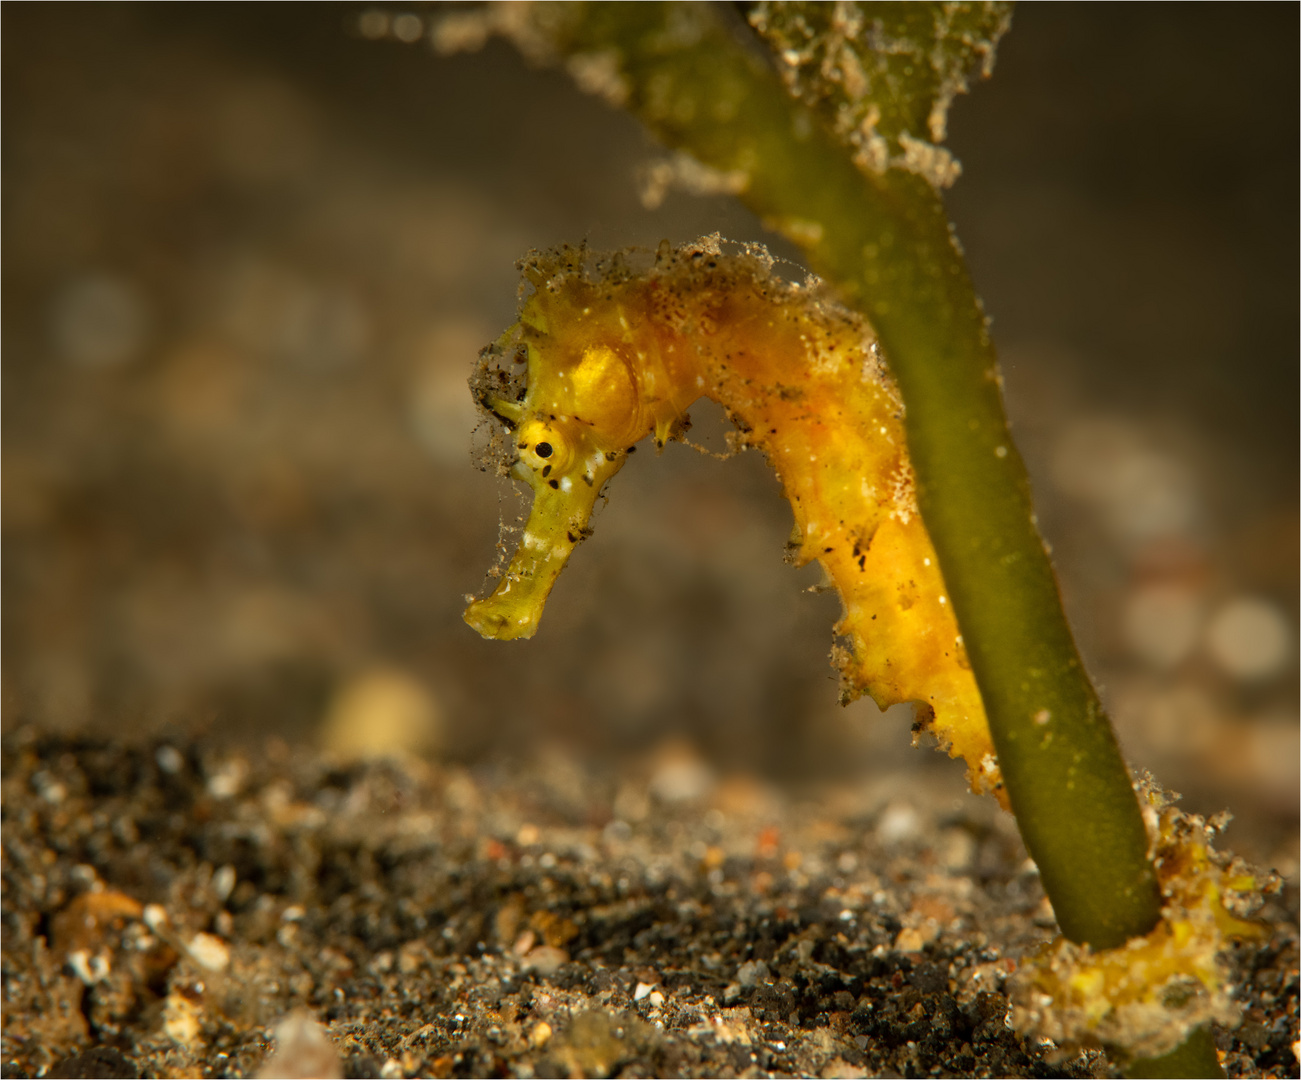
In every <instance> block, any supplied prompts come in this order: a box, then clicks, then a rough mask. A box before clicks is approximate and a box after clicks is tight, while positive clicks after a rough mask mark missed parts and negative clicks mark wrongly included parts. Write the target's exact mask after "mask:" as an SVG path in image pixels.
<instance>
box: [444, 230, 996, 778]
mask: <svg viewBox="0 0 1301 1080" xmlns="http://www.w3.org/2000/svg"><path fill="white" fill-rule="evenodd" d="M519 267H520V269H521V272H522V274H523V276H524V280H525V282H526V285H525V286H524V287H523V288H522V294H521V295H522V302H521V307H520V313H519V319H518V321H517V323H516V324H515V325H514V326H513V327H512V328H511V329H509V330H508V331H507V332H506V333H505V334H503V335H502V337H501V338H499V339H498V341H497V343H496V344H495V345H494V346H491V347H489V348H488V349H485V350H484V352H483V354H481V358H480V365H479V368H478V370H477V371H476V374H475V376H474V377H473V378H472V380H471V385H472V387H473V388H474V392H475V396H476V399H477V400H478V401H479V403H480V405H481V406H482V407H483V408H484V409H485V410H486V411H487V412H488V413H490V414H491V415H492V417H493V419H494V422H495V423H497V424H499V425H500V426H501V427H502V428H504V431H503V432H502V437H501V438H500V440H499V444H500V445H501V446H502V448H503V451H502V452H503V453H504V455H505V457H504V461H503V462H502V464H503V465H504V471H509V472H510V473H511V474H512V475H514V476H516V477H517V478H519V479H521V480H523V481H524V482H525V483H526V484H527V485H528V486H529V487H531V488H532V490H533V506H532V509H531V511H530V514H529V517H528V521H527V523H526V525H525V526H524V529H523V532H522V534H521V537H520V542H519V546H518V548H517V550H516V551H515V554H514V556H513V557H512V559H511V561H510V564H509V566H508V567H507V569H506V570H505V572H504V573H503V574H502V575H501V577H500V579H499V581H498V583H497V585H496V587H495V589H494V590H493V591H492V593H491V594H490V595H488V596H486V597H483V598H481V599H479V600H475V601H474V602H473V603H471V604H470V606H469V607H468V608H467V609H466V612H465V619H466V621H467V622H468V623H469V624H470V625H471V626H473V627H474V628H475V629H476V630H478V631H479V633H481V634H482V635H484V636H485V637H491V638H498V639H503V640H508V639H513V638H527V637H531V636H532V635H533V634H534V633H536V631H537V628H538V621H539V619H540V617H541V614H542V610H543V608H544V606H545V604H546V600H547V597H548V595H549V594H550V591H551V588H552V587H553V586H554V584H555V582H556V579H557V578H558V576H559V574H560V572H561V570H562V569H563V568H564V566H565V564H566V563H567V561H568V559H569V557H570V555H571V554H572V553H573V549H574V548H575V547H576V546H577V545H578V544H579V543H581V542H582V540H583V539H584V538H585V537H586V536H587V535H588V533H589V531H590V530H589V527H588V526H589V521H590V518H591V513H592V510H593V507H594V505H595V501H596V498H597V497H598V495H599V494H600V493H601V491H602V489H603V488H604V487H605V485H606V484H607V483H608V482H609V481H610V479H611V478H612V477H613V476H614V475H615V474H616V473H617V472H618V471H619V470H620V469H621V468H622V467H623V464H624V461H625V460H626V458H627V454H628V450H629V448H631V447H632V446H633V445H634V444H636V443H637V442H638V441H640V440H641V439H642V438H645V437H646V436H648V435H650V436H653V437H654V438H655V440H656V442H657V444H658V445H663V443H664V442H665V441H667V440H669V439H672V438H674V437H676V436H678V435H680V433H681V432H682V431H683V429H684V428H685V426H686V424H687V411H688V409H689V408H690V407H691V405H692V404H693V403H694V402H695V401H697V400H698V399H700V398H702V397H708V398H711V399H713V400H714V401H716V402H718V403H719V404H720V405H721V406H722V407H723V410H724V412H725V413H726V415H727V416H728V417H729V418H730V419H731V420H732V421H733V423H734V424H735V425H736V427H737V429H738V433H737V436H736V438H735V439H734V440H732V442H733V445H734V446H736V445H740V446H752V447H755V448H757V449H759V450H762V451H763V452H764V454H765V455H766V457H767V459H768V462H769V464H770V465H771V466H772V467H773V470H774V471H775V473H776V474H777V477H778V480H779V482H780V483H781V485H782V490H783V493H784V494H785V496H786V498H787V499H788V500H789V502H790V504H791V508H792V511H793V513H794V517H795V522H794V529H793V530H792V540H791V543H790V545H788V552H787V555H788V558H789V559H790V560H791V561H793V562H795V563H796V564H797V565H803V564H804V563H807V562H810V561H813V560H814V559H816V560H818V561H819V562H820V563H821V564H822V566H823V568H824V570H825V572H826V574H827V576H828V577H829V578H830V580H831V581H832V582H833V583H834V584H835V586H836V588H837V589H838V590H839V593H840V597H841V600H842V602H843V612H842V615H841V618H840V619H839V621H838V622H837V623H836V625H835V633H836V634H837V636H838V637H839V638H841V639H842V640H843V641H844V642H845V645H844V646H836V647H835V648H833V650H832V661H833V663H834V665H835V666H836V667H837V668H838V669H839V671H840V675H841V694H842V700H846V701H847V700H852V699H853V698H855V697H858V696H860V695H862V694H864V693H866V694H869V695H870V696H871V697H872V698H873V699H874V700H875V701H876V703H877V704H878V705H879V706H881V707H882V708H886V707H888V706H890V705H893V704H896V703H899V702H908V701H912V702H918V703H919V708H918V712H917V716H918V724H917V725H915V728H917V729H919V730H923V731H929V732H931V733H932V734H934V735H935V737H936V739H937V740H938V742H939V744H940V746H941V747H942V748H944V749H946V750H948V751H949V753H950V754H952V755H954V756H961V757H962V758H964V759H965V760H966V762H967V764H968V775H969V778H970V780H971V784H972V787H973V789H975V790H977V791H981V790H990V791H994V792H995V793H996V794H998V795H999V796H1000V798H1001V797H1002V792H1001V780H1000V778H999V775H998V770H997V767H996V766H991V762H993V761H994V760H996V759H995V757H994V750H993V745H992V743H991V741H990V736H989V729H988V725H987V723H986V720H985V713H984V708H983V705H982V703H981V699H980V693H979V691H978V689H977V687H976V683H975V680H974V678H973V676H972V674H971V669H970V665H969V664H968V663H967V662H966V657H965V654H964V652H963V649H962V644H961V637H960V634H959V631H958V627H957V623H956V621H955V619H954V616H953V612H952V610H951V607H950V605H949V604H948V598H947V596H946V590H945V587H944V581H943V578H942V576H941V573H940V568H939V563H938V560H937V558H936V556H935V552H934V549H933V548H932V546H931V542H930V538H929V536H928V535H927V533H926V529H925V526H924V524H923V522H922V519H921V515H920V514H919V513H918V509H917V504H916V499H915V494H914V490H913V472H912V466H911V464H910V462H909V459H908V451H907V440H906V438H905V434H904V428H903V416H904V409H903V402H902V400H901V399H900V396H899V393H898V390H897V388H896V386H895V384H894V380H893V379H892V378H891V376H890V373H889V369H888V364H887V362H886V359H885V357H884V356H883V354H882V351H881V349H880V346H879V343H878V342H877V340H876V336H875V334H874V333H873V331H872V329H871V327H870V326H869V325H868V324H867V322H866V320H864V319H863V317H862V316H861V315H859V314H857V313H855V312H853V311H850V310H847V309H845V308H844V307H842V306H840V305H838V304H836V303H835V302H834V300H832V299H831V298H830V297H828V296H827V295H825V294H824V292H823V290H822V289H821V288H820V287H819V286H818V284H817V282H816V280H814V279H809V280H807V281H805V282H804V283H802V284H795V283H791V282H787V281H785V280H783V279H782V278H781V277H779V276H778V275H777V274H776V273H775V272H774V260H773V258H772V257H771V256H770V255H769V254H768V253H767V251H765V250H764V249H763V248H762V247H759V246H758V245H738V246H737V247H736V250H732V249H731V248H730V247H729V248H728V249H726V250H725V248H724V244H723V242H722V241H721V240H720V239H719V237H718V236H717V235H714V236H709V237H704V238H702V239H701V240H698V241H695V242H693V243H688V244H684V245H682V246H681V247H678V248H673V247H672V246H671V245H669V244H667V243H664V244H661V245H660V247H659V249H658V250H657V251H656V252H655V253H654V254H653V257H652V256H651V255H650V253H647V252H627V253H624V252H619V253H616V254H614V255H609V256H599V255H596V254H594V253H592V252H589V251H588V250H587V249H586V248H585V247H579V248H574V247H569V246H566V247H562V248H559V249H557V250H555V251H550V252H531V253H530V254H529V255H528V256H527V257H526V258H525V259H523V260H521V262H520V263H519ZM529 287H531V289H532V291H531V292H529V291H528V289H529ZM520 360H523V361H524V363H525V374H524V376H523V378H522V379H521V378H520V376H519V374H518V373H517V372H514V371H513V370H507V369H508V368H510V364H511V363H512V362H514V363H516V364H518V361H520ZM502 365H505V367H503V366H502Z"/></svg>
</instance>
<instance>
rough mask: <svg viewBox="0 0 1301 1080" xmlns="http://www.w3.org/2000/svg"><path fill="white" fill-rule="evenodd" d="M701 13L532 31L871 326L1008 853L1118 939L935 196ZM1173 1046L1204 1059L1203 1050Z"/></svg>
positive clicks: (1082, 697)
mask: <svg viewBox="0 0 1301 1080" xmlns="http://www.w3.org/2000/svg"><path fill="white" fill-rule="evenodd" d="M711 8H712V5H684V4H676V3H668V4H600V3H596V4H574V5H564V6H563V7H561V8H553V9H552V11H551V13H550V15H549V16H548V17H549V18H550V19H551V22H550V25H549V26H548V32H549V34H550V36H551V42H552V46H553V47H554V48H556V49H558V51H559V52H560V54H561V56H563V57H565V58H567V59H568V61H569V63H570V64H571V68H572V67H573V66H574V63H575V60H576V59H577V60H579V61H582V60H586V61H588V62H589V63H599V64H601V65H603V66H604V67H605V68H606V69H607V70H609V69H610V67H611V64H613V70H615V71H617V73H618V76H619V79H620V84H619V85H620V89H619V90H618V92H617V94H615V95H613V96H616V97H618V98H621V99H622V100H621V102H620V103H621V104H623V105H625V107H626V108H628V109H629V110H630V111H631V112H632V113H633V114H634V115H636V116H638V117H639V118H640V119H641V120H642V121H643V122H644V123H645V124H646V125H647V126H648V127H649V128H650V130H651V131H652V132H653V133H654V134H655V135H656V136H657V137H658V138H659V139H660V140H661V141H662V142H664V143H666V144H667V145H669V146H671V147H675V148H681V149H684V150H687V151H688V152H690V153H691V154H692V155H693V156H694V157H696V158H697V159H698V160H699V161H701V162H702V163H704V164H705V165H708V166H710V167H712V168H714V169H717V170H720V171H725V172H734V171H743V172H744V173H746V174H747V175H748V176H749V182H748V185H747V186H746V188H745V190H744V191H743V192H742V193H741V195H740V197H741V199H742V200H743V201H744V202H745V203H747V204H748V205H749V206H750V207H751V208H753V209H754V210H755V211H756V212H758V213H759V214H760V215H761V216H762V217H763V219H764V220H765V222H766V223H768V224H769V225H770V226H771V227H774V228H776V229H778V230H780V231H782V232H783V233H784V234H785V235H787V236H788V237H790V238H791V239H792V240H794V241H795V242H796V243H798V244H799V245H800V246H801V247H802V248H803V250H804V251H805V253H806V254H807V257H808V259H809V263H810V265H811V266H812V267H813V269H814V270H816V271H817V272H818V273H820V274H822V275H823V276H824V277H825V278H826V279H827V280H828V281H829V282H830V283H832V284H833V285H834V286H835V287H836V288H837V289H838V291H839V293H840V295H841V297H842V299H843V300H844V301H845V302H846V303H848V304H850V305H852V306H854V307H856V308H858V309H859V310H860V311H862V312H863V313H864V314H865V315H866V316H867V317H868V319H869V320H870V321H871V323H872V325H873V326H874V327H875V329H876V331H877V333H878V335H879V337H880V340H881V342H882V344H883V346H884V348H885V351H886V355H887V357H888V358H889V361H890V365H891V368H892V370H893V371H894V373H895V376H896V378H897V379H898V382H899V387H900V390H901V391H902V394H903V398H904V401H905V404H906V407H907V418H906V425H907V433H908V445H909V450H910V452H911V455H912V461H913V466H914V468H915V470H916V474H917V482H918V498H919V503H920V506H921V509H922V514H923V517H924V519H925V521H926V525H927V529H928V531H929V532H930V535H931V538H932V540H933V542H934V544H935V548H936V551H937V553H938V555H939V559H940V566H941V569H942V571H943V575H944V580H945V583H946V586H947V588H948V590H949V595H950V598H951V601H952V603H953V608H954V612H955V614H956V615H957V619H958V624H959V626H960V627H961V630H962V633H963V638H964V642H965V645H966V648H967V652H968V655H969V657H970V660H971V665H972V669H973V672H974V674H975V677H976V681H977V684H978V685H979V687H980V691H981V694H982V697H983V699H984V702H985V707H986V711H987V714H988V717H989V723H990V728H991V733H992V735H993V740H994V745H995V747H996V749H997V751H998V758H999V765H1000V767H1001V769H1002V773H1003V777H1004V781H1005V783H1006V787H1007V792H1008V795H1009V798H1010V800H1011V804H1012V809H1013V811H1014V813H1015V815H1016V820H1017V824H1018V827H1019V828H1020V830H1021V835H1022V837H1023V838H1024V840H1025V844H1026V848H1027V849H1028V851H1029V852H1030V854H1031V856H1032V857H1033V858H1034V860H1035V862H1036V863H1037V864H1038V867H1039V871H1040V875H1041V878H1042V881H1043V885H1044V889H1045V891H1046V893H1047V894H1048V897H1049V899H1050V900H1051V902H1052V904H1053V910H1054V912H1055V914H1056V917H1057V921H1058V924H1059V925H1060V927H1061V930H1062V932H1063V934H1065V935H1066V936H1067V937H1068V938H1070V939H1071V940H1073V941H1076V942H1080V943H1088V944H1089V945H1091V946H1092V947H1093V948H1095V949H1107V948H1113V947H1116V946H1119V945H1121V944H1123V943H1124V942H1125V941H1126V940H1127V939H1129V938H1131V937H1134V936H1138V935H1141V934H1145V933H1146V932H1147V931H1149V930H1151V929H1152V927H1153V926H1155V925H1156V923H1157V921H1158V919H1159V918H1160V909H1161V897H1160V892H1159V888H1158V886H1157V882H1156V877H1155V874H1154V872H1153V870H1152V867H1151V865H1150V863H1149V861H1148V858H1147V844H1148V840H1147V834H1146V831H1145V829H1144V826H1143V821H1142V817H1141V814H1140V811H1139V807H1138V802H1137V799H1136V797H1135V794H1134V791H1133V789H1132V787H1131V784H1130V777H1129V772H1128V770H1127V768H1126V766H1125V763H1124V760H1123V759H1122V757H1121V755H1120V751H1119V749H1118V747H1117V744H1116V740H1115V736H1114V734H1113V733H1112V730H1111V726H1110V723H1109V722H1108V720H1107V718H1106V716H1105V714H1104V713H1103V710H1102V707H1101V705H1100V703H1099V701H1098V698H1097V695H1096V693H1095V692H1094V690H1093V687H1092V685H1091V684H1090V682H1089V679H1088V676H1087V674H1086V673H1085V671H1084V668H1083V666H1082V664H1081V662H1080V658H1079V655H1078V652H1077V650H1076V648H1075V644H1074V640H1073V638H1072V635H1071V632H1070V628H1069V626H1068V625H1067V622H1066V618H1065V615H1064V613H1063V611H1062V606H1061V601H1060V597H1059V595H1058V590H1057V584H1056V579H1055V577H1054V575H1053V571H1052V567H1051V564H1050V562H1049V558H1048V555H1047V553H1046V551H1045V549H1044V545H1043V542H1042V540H1041V538H1040V536H1039V534H1038V531H1037V528H1036V523H1035V517H1034V512H1033V508H1032V506H1031V498H1030V485H1029V480H1028V478H1027V475H1026V472H1025V467H1024V464H1023V463H1022V461H1021V458H1020V456H1019V455H1018V453H1017V451H1016V448H1015V446H1014V445H1013V443H1012V440H1011V437H1010V435H1009V432H1008V428H1007V420H1006V417H1005V415H1004V412H1003V405H1002V395H1001V389H1000V378H999V375H998V370H997V363H996V358H995V354H994V348H993V345H992V343H991V341H990V338H989V335H988V332H987V328H986V322H985V317H984V313H983V311H982V309H981V307H980V303H979V301H978V300H977V298H976V295H975V292H974V290H973V287H972V283H971V280H970V276H969V274H968V272H967V269H966V266H965V263H964V260H963V258H962V254H961V251H960V249H959V247H958V245H957V243H956V241H955V240H954V238H953V237H952V235H951V232H950V228H949V224H948V218H947V215H946V214H945V212H944V208H943V205H942V203H941V200H940V198H939V196H938V194H937V193H936V192H935V190H934V189H933V188H932V187H931V186H930V185H929V184H928V183H927V181H926V180H924V179H923V178H922V177H920V176H917V175H914V174H912V173H906V172H902V171H898V170H889V171H886V172H885V173H883V174H880V175H872V174H867V173H865V172H864V171H862V170H860V169H859V168H858V167H856V166H855V165H854V164H853V162H852V161H851V159H850V157H849V153H848V151H847V150H846V148H845V147H844V146H843V145H842V144H840V143H838V142H837V141H836V139H835V138H834V136H833V135H832V134H831V133H830V132H829V131H827V129H826V128H825V127H824V126H823V124H822V123H821V122H820V121H819V120H818V118H817V117H816V116H815V115H814V114H813V113H812V112H810V111H809V110H808V109H806V108H805V107H803V106H801V105H800V104H798V103H797V102H795V101H793V100H792V99H791V97H790V96H789V95H788V94H787V92H786V90H785V88H784V87H783V86H782V84H781V82H780V80H779V79H778V77H777V76H776V74H775V72H774V71H773V70H772V69H771V68H770V67H769V66H768V65H767V64H766V63H765V62H764V60H763V59H761V58H760V57H759V56H758V55H757V54H756V50H753V49H750V48H748V47H747V46H746V44H745V43H744V41H743V40H742V39H741V37H740V35H739V34H738V33H737V31H738V30H741V31H744V28H743V27H728V26H725V25H724V24H722V23H721V22H720V21H718V20H717V19H716V17H715V16H714V15H713V13H712V12H711V10H710V9H711ZM1199 1047H1200V1049H1199ZM1184 1050H1187V1051H1188V1052H1189V1053H1193V1054H1199V1055H1200V1058H1199V1060H1201V1062H1202V1064H1201V1066H1200V1067H1202V1068H1209V1067H1210V1066H1209V1065H1207V1063H1206V1061H1205V1047H1204V1046H1201V1045H1200V1044H1198V1045H1196V1046H1195V1045H1193V1042H1192V1041H1190V1042H1189V1043H1188V1044H1187V1045H1186V1046H1185V1048H1184ZM1179 1052H1180V1053H1182V1052H1183V1051H1179ZM1209 1060H1210V1062H1212V1063H1213V1062H1214V1060H1215V1058H1214V1053H1213V1049H1212V1053H1211V1056H1210V1059H1209Z"/></svg>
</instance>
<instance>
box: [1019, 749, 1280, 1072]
mask: <svg viewBox="0 0 1301 1080" xmlns="http://www.w3.org/2000/svg"><path fill="white" fill-rule="evenodd" d="M1135 788H1136V789H1137V791H1138V797H1139V804H1140V806H1141V807H1142V810H1143V818H1144V822H1145V824H1146V825H1147V831H1148V836H1149V838H1150V841H1151V855H1152V863H1153V865H1154V866H1155V867H1156V872H1157V878H1158V880H1159V881H1160V883H1161V896H1162V912H1161V921H1160V922H1159V923H1157V924H1156V926H1155V927H1153V928H1152V930H1151V931H1149V932H1148V933H1147V934H1145V935H1144V936H1142V937H1136V938H1133V939H1131V940H1130V941H1128V942H1126V943H1125V944H1124V945H1122V946H1120V947H1119V948H1115V949H1106V950H1104V951H1102V952H1096V953H1095V952H1093V951H1092V950H1090V949H1089V947H1088V946H1087V945H1076V944H1074V943H1073V942H1070V941H1067V940H1066V939H1065V938H1061V937H1059V938H1057V939H1056V940H1055V941H1052V942H1050V943H1049V944H1047V945H1045V946H1043V947H1042V948H1041V949H1040V950H1039V951H1038V953H1037V954H1036V955H1034V956H1032V957H1030V958H1029V959H1028V960H1027V961H1026V962H1024V963H1023V964H1022V966H1021V968H1020V969H1019V970H1018V971H1017V973H1016V975H1015V976H1014V978H1013V980H1012V986H1011V996H1012V1022H1013V1025H1014V1026H1015V1027H1016V1029H1017V1030H1018V1031H1020V1032H1021V1033H1022V1034H1023V1035H1026V1036H1029V1037H1033V1038H1040V1039H1043V1038H1047V1039H1052V1040H1053V1042H1055V1043H1056V1044H1057V1045H1058V1046H1059V1047H1060V1048H1061V1050H1062V1052H1063V1053H1064V1054H1065V1053H1072V1052H1074V1051H1075V1050H1078V1049H1079V1048H1080V1047H1082V1046H1109V1047H1117V1048H1120V1049H1121V1050H1122V1051H1123V1052H1124V1053H1125V1054H1126V1055H1127V1056H1128V1057H1130V1058H1154V1057H1160V1056H1162V1055H1164V1054H1168V1053H1170V1052H1171V1051H1172V1050H1174V1049H1175V1048H1176V1047H1177V1046H1179V1045H1180V1044H1181V1043H1182V1042H1183V1041H1184V1039H1186V1038H1187V1037H1188V1034H1189V1032H1191V1031H1192V1030H1193V1029H1195V1028H1198V1027H1201V1026H1203V1025H1205V1024H1208V1023H1211V1022H1214V1023H1217V1024H1221V1025H1224V1026H1226V1027H1234V1026H1236V1024H1237V1022H1238V1019H1239V1016H1240V1013H1241V1009H1240V1007H1239V1006H1238V1004H1237V1003H1236V1002H1235V1001H1234V1000H1233V997H1232V996H1231V990H1232V977H1231V970H1230V967H1229V964H1228V962H1227V959H1226V956H1225V950H1226V949H1227V947H1228V942H1229V940H1230V939H1242V938H1259V937H1262V936H1263V935H1264V933H1265V931H1264V928H1263V927H1262V926H1260V925H1258V924H1257V923H1254V922H1252V921H1250V918H1251V916H1252V915H1253V914H1254V912H1255V911H1256V909H1257V908H1259V906H1260V905H1261V903H1262V901H1263V895H1262V894H1263V893H1267V892H1275V891H1277V890H1278V889H1279V888H1280V887H1281V886H1282V881H1281V879H1279V878H1278V877H1277V876H1276V875H1274V874H1265V875H1261V874H1258V873H1257V872H1254V871H1252V870H1251V869H1250V868H1248V867H1247V865H1246V864H1245V863H1244V862H1243V861H1242V860H1241V859H1238V858H1236V857H1235V856H1232V855H1228V854H1223V853H1221V852H1218V851H1216V850H1215V848H1214V845H1213V843H1212V840H1213V837H1214V835H1215V833H1216V832H1217V831H1219V830H1220V829H1222V828H1223V827H1224V824H1226V823H1227V822H1226V821H1220V822H1215V823H1212V824H1208V823H1207V822H1206V821H1205V820H1204V819H1202V818H1201V817H1199V816H1197V815H1195V814H1185V813H1184V812H1183V811H1181V810H1180V809H1179V808H1178V807H1176V806H1175V800H1177V799H1178V798H1179V796H1178V795H1175V794H1173V793H1167V792H1164V791H1162V790H1161V788H1160V787H1159V786H1158V785H1157V783H1156V781H1154V780H1153V779H1152V777H1151V776H1150V775H1148V774H1147V773H1143V774H1142V775H1141V776H1140V777H1139V779H1138V781H1137V782H1136V783H1135ZM1225 818H1226V819H1227V815H1225Z"/></svg>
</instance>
